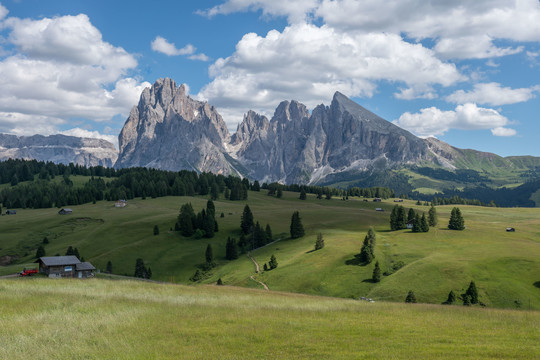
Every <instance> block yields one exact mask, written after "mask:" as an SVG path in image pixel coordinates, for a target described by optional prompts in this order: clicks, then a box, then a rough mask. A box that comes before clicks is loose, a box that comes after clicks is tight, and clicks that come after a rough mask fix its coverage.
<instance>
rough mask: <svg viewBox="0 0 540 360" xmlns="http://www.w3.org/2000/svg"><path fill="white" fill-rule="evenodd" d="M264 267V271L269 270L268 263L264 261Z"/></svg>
mask: <svg viewBox="0 0 540 360" xmlns="http://www.w3.org/2000/svg"><path fill="white" fill-rule="evenodd" d="M263 269H264V271H268V265H267V264H266V263H264V266H263Z"/></svg>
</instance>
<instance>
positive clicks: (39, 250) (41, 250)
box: [36, 245, 45, 259]
mask: <svg viewBox="0 0 540 360" xmlns="http://www.w3.org/2000/svg"><path fill="white" fill-rule="evenodd" d="M42 256H45V248H44V247H43V246H41V245H39V247H38V248H37V251H36V259H39V258H40V257H42Z"/></svg>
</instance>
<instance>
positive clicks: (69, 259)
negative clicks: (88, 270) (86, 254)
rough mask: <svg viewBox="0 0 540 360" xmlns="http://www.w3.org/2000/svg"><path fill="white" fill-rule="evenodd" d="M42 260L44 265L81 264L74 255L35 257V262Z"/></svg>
mask: <svg viewBox="0 0 540 360" xmlns="http://www.w3.org/2000/svg"><path fill="white" fill-rule="evenodd" d="M40 261H41V262H43V264H45V265H46V266H62V265H74V264H81V262H80V260H79V259H78V258H77V257H76V256H75V255H67V256H43V257H40V258H39V259H37V260H36V261H35V262H40Z"/></svg>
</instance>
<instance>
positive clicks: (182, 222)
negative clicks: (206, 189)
mask: <svg viewBox="0 0 540 360" xmlns="http://www.w3.org/2000/svg"><path fill="white" fill-rule="evenodd" d="M177 224H178V229H180V233H181V234H182V235H183V236H191V235H193V233H194V232H195V226H194V225H195V212H194V211H193V207H192V206H191V203H187V204H184V205H182V206H181V208H180V215H178V222H177Z"/></svg>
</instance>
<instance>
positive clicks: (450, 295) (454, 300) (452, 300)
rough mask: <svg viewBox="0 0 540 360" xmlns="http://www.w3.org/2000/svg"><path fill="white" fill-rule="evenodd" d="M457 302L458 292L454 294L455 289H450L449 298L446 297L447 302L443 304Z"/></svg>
mask: <svg viewBox="0 0 540 360" xmlns="http://www.w3.org/2000/svg"><path fill="white" fill-rule="evenodd" d="M455 302H456V294H454V291H453V290H450V292H449V293H448V299H446V301H445V302H443V305H452V304H453V303H455Z"/></svg>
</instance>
